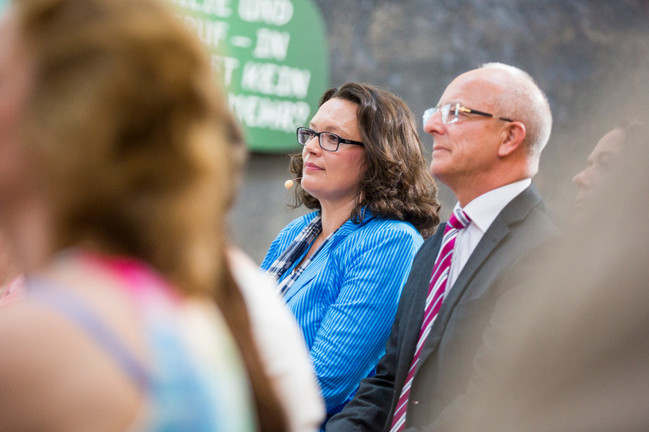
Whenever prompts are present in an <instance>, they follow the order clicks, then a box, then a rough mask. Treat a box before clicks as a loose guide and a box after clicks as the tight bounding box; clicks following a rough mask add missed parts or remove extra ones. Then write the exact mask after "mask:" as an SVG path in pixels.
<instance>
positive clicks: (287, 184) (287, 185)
mask: <svg viewBox="0 0 649 432" xmlns="http://www.w3.org/2000/svg"><path fill="white" fill-rule="evenodd" d="M301 178H302V177H296V178H294V179H293V180H286V181H285V182H284V187H285V188H286V189H290V188H292V187H293V186H295V181H296V180H300V179H301Z"/></svg>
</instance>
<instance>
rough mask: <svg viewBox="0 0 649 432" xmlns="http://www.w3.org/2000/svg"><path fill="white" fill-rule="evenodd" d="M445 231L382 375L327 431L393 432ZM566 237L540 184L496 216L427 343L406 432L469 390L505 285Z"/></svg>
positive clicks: (400, 320)
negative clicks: (528, 259)
mask: <svg viewBox="0 0 649 432" xmlns="http://www.w3.org/2000/svg"><path fill="white" fill-rule="evenodd" d="M443 232H444V227H443V226H440V228H439V229H438V230H437V233H436V234H435V235H434V236H433V237H431V238H429V239H428V240H426V242H425V243H424V244H423V245H422V247H421V249H420V250H419V252H418V253H417V256H416V257H415V260H414V262H413V265H412V270H411V272H410V276H409V278H408V281H407V282H406V285H405V287H404V289H403V293H402V297H401V301H400V303H399V309H398V311H397V316H396V319H395V322H394V324H393V326H392V332H391V334H390V338H389V339H388V342H387V344H386V353H385V355H384V356H383V357H382V358H381V360H380V361H379V364H378V366H377V373H376V375H375V376H373V377H371V378H366V379H365V380H363V381H362V382H361V386H360V388H359V391H358V393H357V395H356V396H355V397H354V399H353V400H352V401H351V402H350V403H349V404H347V406H346V407H345V409H344V410H343V411H342V412H341V413H340V414H338V415H336V416H334V417H333V418H332V419H331V420H330V421H329V422H328V423H327V427H326V430H327V432H352V431H367V432H370V431H371V432H376V431H382V430H384V431H389V429H390V424H391V421H392V413H393V412H394V408H395V405H396V403H397V400H398V398H399V393H400V391H401V388H402V386H403V383H404V381H405V378H406V375H407V373H408V369H409V368H410V364H411V361H412V356H413V353H414V351H415V345H416V344H417V338H418V337H419V331H420V328H421V322H422V319H423V313H424V304H425V298H426V295H427V291H428V283H429V280H430V277H431V274H432V269H433V265H434V261H435V258H436V256H437V252H438V250H439V247H440V243H441V241H442V237H443ZM558 235H559V230H558V228H557V227H556V226H555V224H554V222H553V221H552V219H551V217H550V215H549V214H548V213H547V211H546V210H545V207H544V205H543V202H542V199H541V196H540V195H539V194H538V192H537V191H536V188H535V187H534V186H533V185H532V186H530V187H529V188H527V189H526V190H524V191H523V192H521V193H520V194H519V195H518V196H517V197H515V198H514V199H513V200H512V201H511V202H510V203H509V204H508V205H507V206H506V207H505V208H504V209H503V210H502V211H501V212H500V214H499V215H498V216H497V217H496V219H495V220H494V221H493V223H492V224H491V226H490V227H489V229H488V230H487V232H485V234H484V236H483V238H482V239H481V240H480V243H478V245H477V247H476V249H475V250H474V252H473V254H472V255H471V256H470V257H469V260H468V261H467V263H466V264H465V266H464V268H463V269H462V271H461V272H460V274H459V275H458V278H457V280H456V281H455V283H454V285H453V287H452V289H451V291H450V293H449V294H448V296H447V297H446V299H445V300H444V303H443V304H442V308H441V309H440V311H439V314H438V316H437V318H436V320H435V323H434V325H433V328H432V329H431V332H430V334H429V336H428V339H427V340H426V343H425V345H424V348H423V351H422V354H421V357H420V360H419V365H418V368H417V371H416V372H415V377H414V380H413V385H412V388H411V391H410V398H409V405H408V411H407V417H406V419H407V421H406V430H408V431H416V430H426V426H427V425H430V424H432V423H433V422H434V421H435V419H436V418H437V416H438V415H439V413H440V412H441V411H442V410H443V409H444V407H446V406H447V405H449V404H450V403H451V402H453V400H455V399H456V398H457V397H459V396H461V394H462V393H463V392H464V391H465V390H466V386H467V383H468V379H469V374H468V373H467V371H469V370H471V367H472V362H473V360H474V358H475V355H476V353H477V351H478V349H479V347H480V345H481V342H482V333H483V332H484V329H485V327H486V325H487V322H488V319H489V315H490V314H491V311H492V310H493V306H494V304H495V302H496V300H497V299H498V298H499V297H500V296H501V295H502V294H503V293H504V292H505V290H507V289H508V287H507V286H506V285H507V284H505V283H503V281H504V280H505V279H506V276H507V275H508V273H509V272H510V271H511V270H512V267H514V265H515V263H516V262H517V260H518V259H519V258H521V257H522V256H523V255H525V254H527V253H528V252H529V251H530V250H532V249H534V248H535V247H537V246H538V245H540V244H542V243H544V242H546V241H548V240H550V239H552V238H555V237H557V236H558Z"/></svg>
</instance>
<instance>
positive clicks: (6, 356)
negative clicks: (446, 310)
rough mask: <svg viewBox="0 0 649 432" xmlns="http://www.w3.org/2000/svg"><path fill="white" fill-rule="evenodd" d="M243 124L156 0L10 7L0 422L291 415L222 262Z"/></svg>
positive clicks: (205, 425) (3, 29)
mask: <svg viewBox="0 0 649 432" xmlns="http://www.w3.org/2000/svg"><path fill="white" fill-rule="evenodd" d="M234 128H235V126H234V124H233V118H232V116H231V114H230V112H229V111H228V110H227V106H226V104H225V99H224V97H223V96H222V95H221V94H219V91H218V89H217V88H215V86H214V85H213V80H212V76H211V70H210V64H209V61H208V60H207V58H206V56H205V52H204V49H203V47H201V46H200V43H199V42H198V41H197V40H196V38H195V37H194V36H193V35H190V34H189V33H188V32H187V31H186V30H185V28H184V27H183V25H182V23H181V22H180V21H179V20H178V19H177V18H176V17H175V16H174V14H173V13H172V12H171V11H170V10H168V9H167V7H166V6H164V5H163V4H162V3H160V2H158V1H156V0H21V1H17V2H14V3H13V4H12V6H11V7H9V9H8V11H7V12H6V13H5V14H3V17H2V21H1V23H0V155H1V157H0V225H1V228H2V231H3V233H5V235H6V236H7V237H8V240H9V241H10V242H11V244H12V245H14V258H15V260H16V262H17V266H18V268H20V269H21V270H24V271H25V272H26V275H27V277H26V293H25V295H24V296H23V298H21V299H20V300H18V301H15V302H13V303H12V304H10V305H8V306H7V307H4V308H3V309H2V313H0V346H2V350H0V430H3V431H14V430H20V431H22V430H52V431H54V430H61V431H75V430H79V431H87V430H96V431H101V430H106V431H119V430H146V431H157V430H167V431H171V430H176V431H188V430H205V431H207V430H209V431H217V430H218V431H228V432H230V431H253V430H267V431H271V430H272V431H282V430H285V424H286V419H285V416H284V415H283V414H284V413H283V412H282V408H281V406H280V404H279V402H278V401H277V399H276V398H275V396H274V394H273V391H272V388H271V385H270V383H269V381H268V377H267V376H266V374H265V371H264V369H263V367H262V362H261V360H260V358H259V355H258V354H257V350H256V347H255V345H254V341H253V339H252V335H251V329H250V323H249V320H248V315H247V312H246V306H245V303H244V300H243V297H242V295H241V293H240V292H239V289H238V287H237V285H236V283H235V282H234V280H233V276H232V274H231V273H230V271H229V269H228V265H227V256H226V255H227V253H226V247H225V229H224V224H225V212H226V210H227V208H228V205H229V201H230V198H231V194H232V187H233V185H232V184H231V180H230V178H229V175H228V174H229V173H230V171H231V169H232V168H231V166H230V164H231V163H232V160H233V157H232V154H231V145H232V144H231V142H230V141H231V140H232V139H233V135H232V131H233V130H234ZM217 304H218V306H219V307H217ZM219 309H220V310H219ZM243 365H245V367H243ZM251 393H252V394H251Z"/></svg>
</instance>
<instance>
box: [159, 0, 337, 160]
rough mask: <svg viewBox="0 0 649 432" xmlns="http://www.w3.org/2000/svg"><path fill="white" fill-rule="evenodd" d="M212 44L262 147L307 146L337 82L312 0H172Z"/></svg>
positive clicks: (249, 130)
mask: <svg viewBox="0 0 649 432" xmlns="http://www.w3.org/2000/svg"><path fill="white" fill-rule="evenodd" d="M167 1H169V2H171V3H172V4H174V5H175V6H176V7H177V8H178V10H179V11H180V13H181V15H182V19H183V20H184V22H185V24H186V25H187V26H188V27H189V28H190V29H192V30H193V31H195V32H196V33H197V34H198V35H199V37H200V39H201V40H202V41H203V43H204V44H205V45H206V46H207V47H208V49H209V51H210V55H211V56H212V66H213V69H214V71H215V74H216V75H217V76H218V77H220V79H222V80H223V82H224V83H225V86H226V88H227V91H228V102H229V105H230V109H231V110H232V112H234V114H235V115H236V116H237V118H238V119H239V121H240V122H241V124H242V125H243V127H244V129H245V132H246V140H247V142H248V146H249V148H250V149H251V150H253V151H259V152H284V151H292V150H295V149H296V148H298V147H299V145H298V144H297V142H296V139H295V129H296V128H297V127H299V126H305V125H308V123H309V120H310V119H311V117H313V115H314V113H315V111H316V110H317V106H318V101H319V99H320V96H322V93H323V92H324V91H325V90H326V89H327V87H328V86H329V51H328V46H327V39H326V35H325V29H324V23H323V20H322V16H321V15H320V11H319V10H317V8H316V7H315V5H314V4H313V3H312V1H311V0H167Z"/></svg>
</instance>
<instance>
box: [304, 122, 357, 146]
mask: <svg viewBox="0 0 649 432" xmlns="http://www.w3.org/2000/svg"><path fill="white" fill-rule="evenodd" d="M315 137H318V144H320V148H322V150H326V151H330V152H335V151H337V150H338V147H339V146H340V144H353V145H358V146H364V145H365V144H363V143H362V142H360V141H354V140H350V139H346V138H341V137H339V136H338V135H336V134H335V133H331V132H316V131H314V130H313V129H309V128H305V127H299V128H297V142H299V143H300V144H302V145H306V143H308V142H309V141H311V140H312V139H313V138H315Z"/></svg>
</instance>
